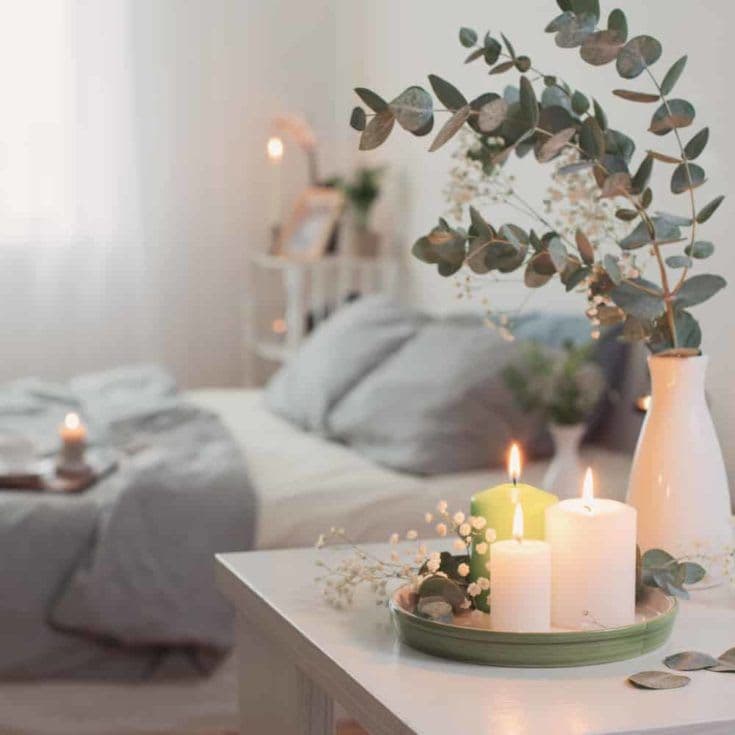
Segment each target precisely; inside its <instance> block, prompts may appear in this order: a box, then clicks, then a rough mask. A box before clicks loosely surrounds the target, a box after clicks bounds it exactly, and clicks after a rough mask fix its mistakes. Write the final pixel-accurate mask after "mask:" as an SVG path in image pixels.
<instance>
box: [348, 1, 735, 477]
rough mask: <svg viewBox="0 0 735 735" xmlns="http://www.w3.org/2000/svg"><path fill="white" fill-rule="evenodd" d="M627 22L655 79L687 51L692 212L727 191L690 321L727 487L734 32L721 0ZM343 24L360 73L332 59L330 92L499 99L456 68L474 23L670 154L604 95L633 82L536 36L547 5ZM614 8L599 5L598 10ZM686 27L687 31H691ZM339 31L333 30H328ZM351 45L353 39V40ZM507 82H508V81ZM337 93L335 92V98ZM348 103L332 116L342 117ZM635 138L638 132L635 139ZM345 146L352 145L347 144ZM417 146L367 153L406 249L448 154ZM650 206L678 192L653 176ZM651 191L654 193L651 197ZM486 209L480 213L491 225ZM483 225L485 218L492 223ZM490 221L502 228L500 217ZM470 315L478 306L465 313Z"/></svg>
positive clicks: (633, 16)
mask: <svg viewBox="0 0 735 735" xmlns="http://www.w3.org/2000/svg"><path fill="white" fill-rule="evenodd" d="M619 4H620V5H622V6H623V8H624V10H625V12H626V14H627V16H628V20H629V26H630V28H631V35H638V34H642V33H650V34H651V35H654V36H656V37H657V38H659V39H660V40H661V41H662V43H663V47H664V54H663V57H662V60H661V61H660V62H659V63H658V64H657V65H656V71H657V72H658V74H659V76H660V75H662V74H663V73H665V71H666V69H667V68H668V66H669V65H670V64H671V63H673V62H674V61H675V60H676V59H677V58H678V57H679V56H680V55H682V54H683V53H689V55H690V58H689V62H688V65H687V69H686V71H685V73H684V75H683V77H682V79H681V80H680V82H679V84H678V86H677V90H676V92H677V94H679V95H681V96H685V97H686V98H687V99H689V100H691V101H692V102H693V103H694V105H695V107H696V109H697V119H696V121H695V124H694V126H693V127H692V128H691V130H690V131H684V133H685V139H688V137H689V136H690V134H693V133H694V132H696V131H697V130H699V129H700V128H701V127H703V126H704V125H709V127H710V131H711V138H710V145H709V148H708V150H707V151H706V152H705V153H704V154H703V156H702V158H701V163H702V165H703V166H704V168H705V170H706V171H707V174H708V178H709V183H708V184H707V185H706V186H705V187H703V188H702V189H700V190H699V191H698V192H697V196H698V199H699V202H700V203H701V205H703V204H704V203H706V202H707V201H709V200H710V199H712V198H714V197H715V196H716V195H718V194H721V193H722V194H726V195H728V198H727V200H726V201H725V203H724V205H723V206H722V207H721V209H720V210H719V211H718V213H717V215H716V216H715V217H714V218H713V219H712V220H711V221H710V222H709V223H707V225H705V226H704V227H703V228H702V237H703V238H704V239H710V240H712V241H713V242H714V243H715V245H716V248H717V251H716V253H715V255H714V256H713V257H712V258H711V259H710V260H709V261H707V262H706V264H704V265H702V266H698V270H699V272H705V269H713V270H715V271H716V272H719V273H722V274H723V275H724V276H725V277H726V278H728V280H729V281H730V283H731V286H730V287H729V288H728V289H727V290H726V291H725V292H723V293H721V294H720V295H718V296H717V297H716V298H715V299H713V300H712V301H711V302H709V303H707V304H705V305H703V306H700V307H698V308H696V310H695V314H696V316H697V317H698V318H699V319H700V321H701V323H702V324H703V327H704V345H703V347H704V350H705V352H706V353H707V354H709V355H710V358H711V365H710V370H709V381H708V390H709V393H710V397H711V403H712V410H713V413H714V416H715V421H716V424H717V428H718V431H719V435H720V438H721V442H722V444H723V448H724V450H725V456H726V461H727V464H728V468H729V472H730V477H731V484H732V485H733V486H735V381H733V379H732V364H733V361H735V326H734V325H735V320H733V317H732V314H733V313H734V312H735V250H734V249H733V247H732V243H731V239H732V237H731V236H729V234H728V228H732V226H733V224H735V222H734V220H735V217H734V216H733V211H735V210H734V209H733V208H734V207H735V190H734V188H733V184H732V183H731V182H732V176H730V175H729V174H730V172H732V171H733V170H735V146H733V145H732V140H731V135H730V128H731V121H732V120H733V118H734V117H735V103H734V101H733V96H732V92H731V90H732V80H731V74H732V72H731V68H732V63H731V62H732V45H731V31H730V29H731V28H732V27H733V26H734V25H735V4H733V3H724V2H711V3H698V4H697V5H696V9H695V8H694V7H693V5H692V3H691V2H689V0H665V1H664V0H657V1H655V2H654V1H652V2H646V3H640V2H637V3H632V2H626V3H619ZM340 5H344V6H347V8H346V9H345V8H343V10H342V12H343V15H344V16H349V18H350V22H351V23H352V24H353V25H354V24H358V25H359V27H360V33H359V34H356V35H355V39H356V42H355V44H354V46H352V47H351V48H350V49H348V51H349V52H350V53H351V54H353V55H357V56H359V57H360V58H361V59H362V74H361V75H360V76H359V77H357V78H355V77H354V76H350V75H351V74H352V70H353V69H354V68H355V67H354V64H353V63H344V64H343V63H340V64H339V67H340V68H341V69H343V70H349V73H346V72H345V73H342V74H341V81H340V80H338V81H340V86H341V88H351V87H354V86H367V87H370V88H373V89H375V90H376V91H377V92H379V93H381V94H383V95H384V96H390V95H394V94H397V93H398V92H399V91H400V90H401V89H403V88H405V87H406V86H408V85H410V84H423V85H424V86H426V87H427V88H428V81H427V79H426V75H427V74H428V73H435V74H438V75H440V76H443V77H445V78H446V79H448V80H449V81H452V82H453V83H454V84H456V85H457V86H458V87H460V88H461V89H462V90H463V91H466V92H467V93H468V97H469V96H470V95H472V96H474V95H475V94H479V93H481V92H485V91H494V90H495V91H500V89H501V88H502V85H503V84H504V83H505V82H504V81H502V80H504V79H509V80H510V79H511V78H512V77H511V76H508V75H504V76H503V77H501V78H488V76H487V74H486V73H485V72H484V71H483V65H482V62H477V65H468V66H464V65H463V63H462V61H463V58H464V56H465V54H466V52H464V49H462V48H461V47H460V45H459V43H458V41H457V30H458V27H459V26H462V25H466V26H471V27H474V28H476V29H477V30H478V32H480V33H481V34H482V33H484V31H485V30H488V29H490V30H492V31H493V32H494V33H497V32H499V31H501V30H502V31H504V32H505V33H506V35H508V36H509V38H510V39H511V40H512V41H513V42H514V44H515V46H516V50H517V51H518V52H519V53H528V55H530V56H531V57H532V59H533V61H534V64H535V65H536V66H538V67H539V68H541V69H543V70H544V71H548V73H556V74H558V75H559V76H561V77H562V78H564V79H566V80H568V81H569V82H570V83H571V84H572V85H574V86H577V87H579V88H581V89H583V90H588V91H591V92H594V91H596V90H599V92H598V95H599V98H600V101H601V103H602V104H603V106H604V107H605V109H606V110H607V111H608V114H609V117H610V120H611V124H612V125H613V126H615V127H620V128H621V129H623V130H627V131H630V132H632V133H634V134H633V136H632V137H633V138H634V139H636V140H637V141H639V152H640V149H641V148H642V147H654V146H655V147H656V148H658V149H660V150H671V146H672V145H673V141H672V139H671V136H669V137H666V138H658V137H656V136H653V135H647V134H644V133H643V132H642V131H644V130H645V129H646V128H647V127H648V120H649V116H650V114H651V113H652V111H653V109H652V107H651V106H648V105H635V104H633V103H627V102H625V101H623V100H619V99H618V98H616V97H614V96H613V95H612V94H611V93H610V91H611V90H612V89H613V88H616V87H622V86H626V87H628V88H632V89H640V90H645V89H646V81H645V78H644V77H641V78H640V79H638V80H634V81H631V82H629V83H624V81H623V80H621V79H620V78H619V77H618V76H617V74H616V72H615V69H614V65H610V66H607V67H604V68H593V67H590V66H588V65H587V64H586V63H584V62H583V61H581V60H580V59H579V57H578V52H577V51H574V50H564V49H559V48H557V47H556V45H555V44H554V41H553V37H552V36H551V35H547V34H545V33H544V32H543V28H544V26H545V25H546V23H547V22H548V21H549V20H550V19H551V18H552V17H554V15H555V14H556V13H557V12H558V9H557V6H556V3H555V2H554V1H553V0H516V1H515V2H504V3H500V2H496V3H489V2H487V0H465V2H462V3H447V2H431V3H427V2H426V1H425V0H401V1H400V2H393V1H392V0H371V2H370V3H369V5H367V4H365V3H362V2H359V1H358V0H342V1H341V2H340ZM613 7H615V5H614V4H610V3H604V2H603V10H608V11H609V10H610V9H612V8H613ZM693 24H694V25H695V26H696V28H693V27H692V26H693ZM338 30H339V28H338ZM358 40H359V43H358ZM515 83H517V79H515ZM341 93H342V90H341V89H340V90H338V91H337V95H338V97H337V98H338V99H339V95H340V94H341ZM356 101H357V100H356V98H354V97H353V98H352V101H351V102H347V103H346V104H345V105H344V109H343V110H342V114H343V116H344V117H345V118H346V116H347V115H348V114H349V106H350V105H351V104H354V103H355V102H356ZM639 131H640V132H639ZM355 145H357V141H356V140H355ZM427 147H428V141H427V139H416V138H413V137H412V136H410V135H408V134H406V133H403V131H400V130H397V131H395V132H394V133H393V135H392V140H390V141H389V143H388V144H387V145H386V146H385V147H384V148H383V149H381V150H379V151H378V152H377V155H376V156H374V157H377V158H384V159H385V160H388V161H390V162H391V164H392V165H395V166H396V167H397V168H398V169H399V171H400V174H397V177H398V178H400V181H401V186H402V192H403V196H405V197H406V199H407V200H408V201H409V202H410V206H409V207H408V208H407V209H406V210H405V211H402V212H400V213H399V217H400V220H401V221H402V222H403V227H404V231H405V235H406V242H405V246H406V249H407V248H408V246H409V245H410V243H411V242H412V241H413V240H414V239H415V238H416V237H417V236H419V235H421V234H424V233H425V232H426V231H427V230H428V229H429V228H430V226H431V225H432V224H433V223H434V221H435V219H436V216H437V215H438V214H441V213H442V212H443V210H444V206H445V205H444V201H443V198H442V195H441V191H442V187H443V185H444V183H445V181H446V174H447V170H448V167H449V154H450V150H449V149H450V147H451V146H446V148H445V149H443V150H441V151H439V152H437V153H434V154H428V153H426V148H427ZM510 165H511V166H512V167H513V168H514V169H515V170H516V172H517V173H518V174H519V178H520V177H523V180H524V186H525V185H526V184H527V187H528V188H527V189H526V190H527V191H528V192H529V194H530V195H531V196H532V197H534V198H535V199H536V200H537V201H538V200H539V198H540V197H541V195H542V192H543V189H544V187H545V184H546V179H545V177H544V175H543V171H541V170H539V168H538V167H537V166H536V165H535V164H534V163H533V162H532V161H523V162H519V161H518V160H517V159H513V160H512V162H511V164H510ZM656 167H657V168H658V169H659V174H661V173H662V172H665V173H668V172H667V171H666V167H665V166H663V165H658V164H657V166H656ZM655 184H656V186H655V190H656V192H657V198H658V199H657V203H658V206H659V207H660V208H661V209H666V210H668V211H672V208H673V207H676V209H675V210H674V211H681V212H682V213H684V214H686V213H687V202H686V201H685V196H679V197H674V196H673V195H667V192H668V182H667V179H666V177H665V176H658V177H656V179H655ZM659 192H663V194H659ZM492 215H493V213H492V212H488V216H490V217H492ZM493 219H495V217H493ZM501 221H502V220H501ZM407 260H408V262H409V277H408V280H407V283H406V289H407V291H408V292H409V293H410V295H411V296H412V298H414V299H415V300H416V301H418V302H419V303H422V304H424V305H425V306H426V307H427V308H431V309H434V310H446V309H453V308H456V307H457V306H458V304H457V301H456V298H455V295H454V292H455V288H454V286H453V284H452V283H451V279H450V280H443V279H441V278H440V277H439V276H438V275H436V273H435V271H434V270H433V269H432V268H430V267H428V266H425V265H423V264H421V263H418V262H411V260H410V258H408V259H407ZM522 288H523V287H522V286H521V285H520V284H509V285H507V286H504V287H502V288H500V289H497V290H493V291H491V295H492V297H493V299H494V300H495V303H497V304H498V305H503V304H505V305H510V304H517V303H518V301H519V299H520V292H521V290H522ZM534 306H537V307H538V308H552V307H553V308H561V309H570V308H573V309H578V308H579V306H580V304H579V303H578V302H574V300H573V299H570V298H569V297H568V296H567V295H566V294H563V292H562V290H561V288H560V287H559V285H558V284H553V285H550V286H547V287H546V288H545V289H543V290H542V291H541V292H539V294H538V295H537V296H535V297H534V299H533V300H532V301H531V302H530V304H529V307H534ZM477 308H479V306H478V307H477Z"/></svg>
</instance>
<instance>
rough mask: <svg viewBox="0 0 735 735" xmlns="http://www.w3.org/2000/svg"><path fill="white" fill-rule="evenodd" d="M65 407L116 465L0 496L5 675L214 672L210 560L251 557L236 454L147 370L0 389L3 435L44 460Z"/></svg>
mask: <svg viewBox="0 0 735 735" xmlns="http://www.w3.org/2000/svg"><path fill="white" fill-rule="evenodd" d="M71 409H74V410H78V411H80V413H81V414H82V416H83V417H84V419H85V420H86V421H88V422H89V425H90V438H91V440H92V441H93V442H94V443H96V444H97V445H98V446H104V447H106V448H108V449H111V450H112V451H114V452H116V453H117V454H118V456H119V460H120V464H119V469H118V471H117V472H115V473H113V474H112V475H110V476H108V477H107V478H105V479H104V480H102V481H101V482H99V483H98V484H97V485H95V486H94V487H93V488H92V489H90V490H88V491H87V492H85V493H82V494H80V495H76V496H54V495H49V494H36V493H30V492H13V491H0V559H1V560H2V561H1V562H0V590H2V594H0V677H3V678H11V677H13V678H17V677H50V676H74V677H96V678H100V677H109V678H126V679H138V678H144V677H149V676H152V675H156V674H163V673H166V674H173V673H176V674H186V673H191V672H195V671H203V670H207V669H209V668H211V667H212V666H213V665H215V664H216V662H217V661H218V659H219V658H220V657H221V655H222V654H223V653H224V652H225V651H226V650H227V649H228V648H229V646H230V645H231V636H232V629H231V623H232V621H231V611H230V609H229V607H228V605H227V603H225V602H224V600H223V599H222V598H221V597H220V596H219V594H218V593H217V591H216V590H215V587H214V579H213V569H214V562H213V555H214V554H215V553H216V552H220V551H234V550H243V549H248V548H251V547H252V544H253V536H254V528H255V500H254V493H253V491H252V488H251V486H250V483H249V481H248V477H247V472H246V469H245V466H244V463H243V459H242V456H241V454H240V451H239V449H238V447H237V445H236V444H235V442H234V441H233V439H232V438H231V437H230V435H229V433H228V432H227V431H226V429H225V428H224V427H223V425H222V424H221V422H220V420H219V419H218V418H217V417H216V416H215V415H214V414H211V413H208V412H206V411H204V410H202V409H200V408H196V407H193V406H191V405H188V404H187V403H185V402H184V401H183V400H182V399H181V398H180V397H179V396H178V395H177V393H176V389H175V385H174V383H173V381H172V380H171V378H170V377H169V376H168V375H167V374H166V373H164V372H162V371H160V370H158V369H157V368H152V367H139V368H133V369H122V370H117V371H113V372H109V373H105V374H100V375H96V376H86V377H84V378H80V379H77V380H74V381H71V382H70V383H69V384H68V385H65V386H59V385H49V384H45V383H41V382H38V381H23V382H18V383H14V384H10V385H6V386H3V387H2V388H0V431H1V430H12V431H22V432H23V433H24V434H26V435H28V436H31V437H32V438H34V440H35V442H36V444H37V446H38V447H39V448H40V449H41V450H42V451H52V450H53V449H54V445H55V441H56V440H55V438H54V437H55V436H56V431H57V427H58V425H59V423H60V422H61V420H62V418H63V416H64V414H65V413H66V412H68V411H69V410H71Z"/></svg>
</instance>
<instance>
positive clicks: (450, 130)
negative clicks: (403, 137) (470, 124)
mask: <svg viewBox="0 0 735 735" xmlns="http://www.w3.org/2000/svg"><path fill="white" fill-rule="evenodd" d="M470 112H471V110H470V106H469V105H465V106H464V107H460V108H459V109H458V110H457V111H456V112H455V113H454V115H452V116H451V117H450V118H449V120H447V121H446V122H445V123H444V125H443V126H442V128H441V130H439V132H438V133H437V135H436V138H434V140H433V142H432V144H431V147H430V148H429V151H430V152H434V151H436V150H438V149H439V148H441V147H442V146H443V145H444V144H445V143H446V142H447V141H448V140H450V139H451V138H452V137H453V136H454V135H456V133H457V132H458V131H459V130H460V128H461V127H462V126H463V125H464V124H465V123H466V122H467V118H468V117H469V116H470Z"/></svg>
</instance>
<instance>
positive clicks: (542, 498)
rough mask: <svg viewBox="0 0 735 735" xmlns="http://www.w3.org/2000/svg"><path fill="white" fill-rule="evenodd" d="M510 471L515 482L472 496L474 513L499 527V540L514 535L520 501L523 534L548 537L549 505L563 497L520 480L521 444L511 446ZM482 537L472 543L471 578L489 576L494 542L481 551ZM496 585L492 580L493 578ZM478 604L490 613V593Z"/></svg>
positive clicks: (476, 601)
mask: <svg viewBox="0 0 735 735" xmlns="http://www.w3.org/2000/svg"><path fill="white" fill-rule="evenodd" d="M508 465H509V467H508V474H509V475H510V476H511V478H515V482H506V483H503V484H502V485H496V486H495V487H491V488H488V489H487V490H482V491H481V492H479V493H476V494H475V495H473V496H472V499H471V501H470V513H471V514H472V515H473V516H480V517H482V518H484V519H485V520H486V521H487V526H486V528H492V529H494V530H495V534H496V540H497V541H502V540H504V539H509V538H513V514H514V512H515V504H516V502H519V503H520V504H521V506H522V508H523V518H524V533H523V537H524V538H528V539H540V540H543V539H544V537H545V529H544V522H545V521H544V519H545V513H546V508H548V507H549V506H550V505H553V504H554V503H558V502H559V498H557V497H556V495H553V494H552V493H547V492H546V491H545V490H539V488H537V487H533V486H532V485H526V484H525V483H522V482H518V477H519V475H520V456H519V452H518V448H517V446H516V445H515V444H514V445H513V447H511V452H510V460H509V463H508ZM478 542H481V540H480V539H478V540H477V541H475V542H473V544H472V555H471V559H470V579H471V580H475V579H477V578H478V577H488V576H489V572H488V568H487V564H488V562H489V561H490V551H491V549H492V545H491V544H488V549H487V551H485V553H484V554H480V553H478V551H477V549H476V548H475V547H476V545H477V543H478ZM491 585H492V580H491ZM475 604H476V606H477V607H478V608H479V609H480V610H484V611H485V612H489V608H488V605H487V593H483V594H482V595H478V596H477V597H476V598H475Z"/></svg>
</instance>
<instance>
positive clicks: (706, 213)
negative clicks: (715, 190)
mask: <svg viewBox="0 0 735 735" xmlns="http://www.w3.org/2000/svg"><path fill="white" fill-rule="evenodd" d="M724 198H725V197H724V195H720V196H718V197H717V198H716V199H713V200H712V201H711V202H710V203H709V204H706V205H705V206H704V207H702V209H700V210H699V212H698V213H697V222H698V223H699V224H700V225H701V224H703V223H704V222H706V221H707V220H708V219H709V218H710V217H711V216H712V215H713V214H714V213H715V212H716V211H717V208H718V207H719V206H720V204H722V200H723V199H724Z"/></svg>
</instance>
